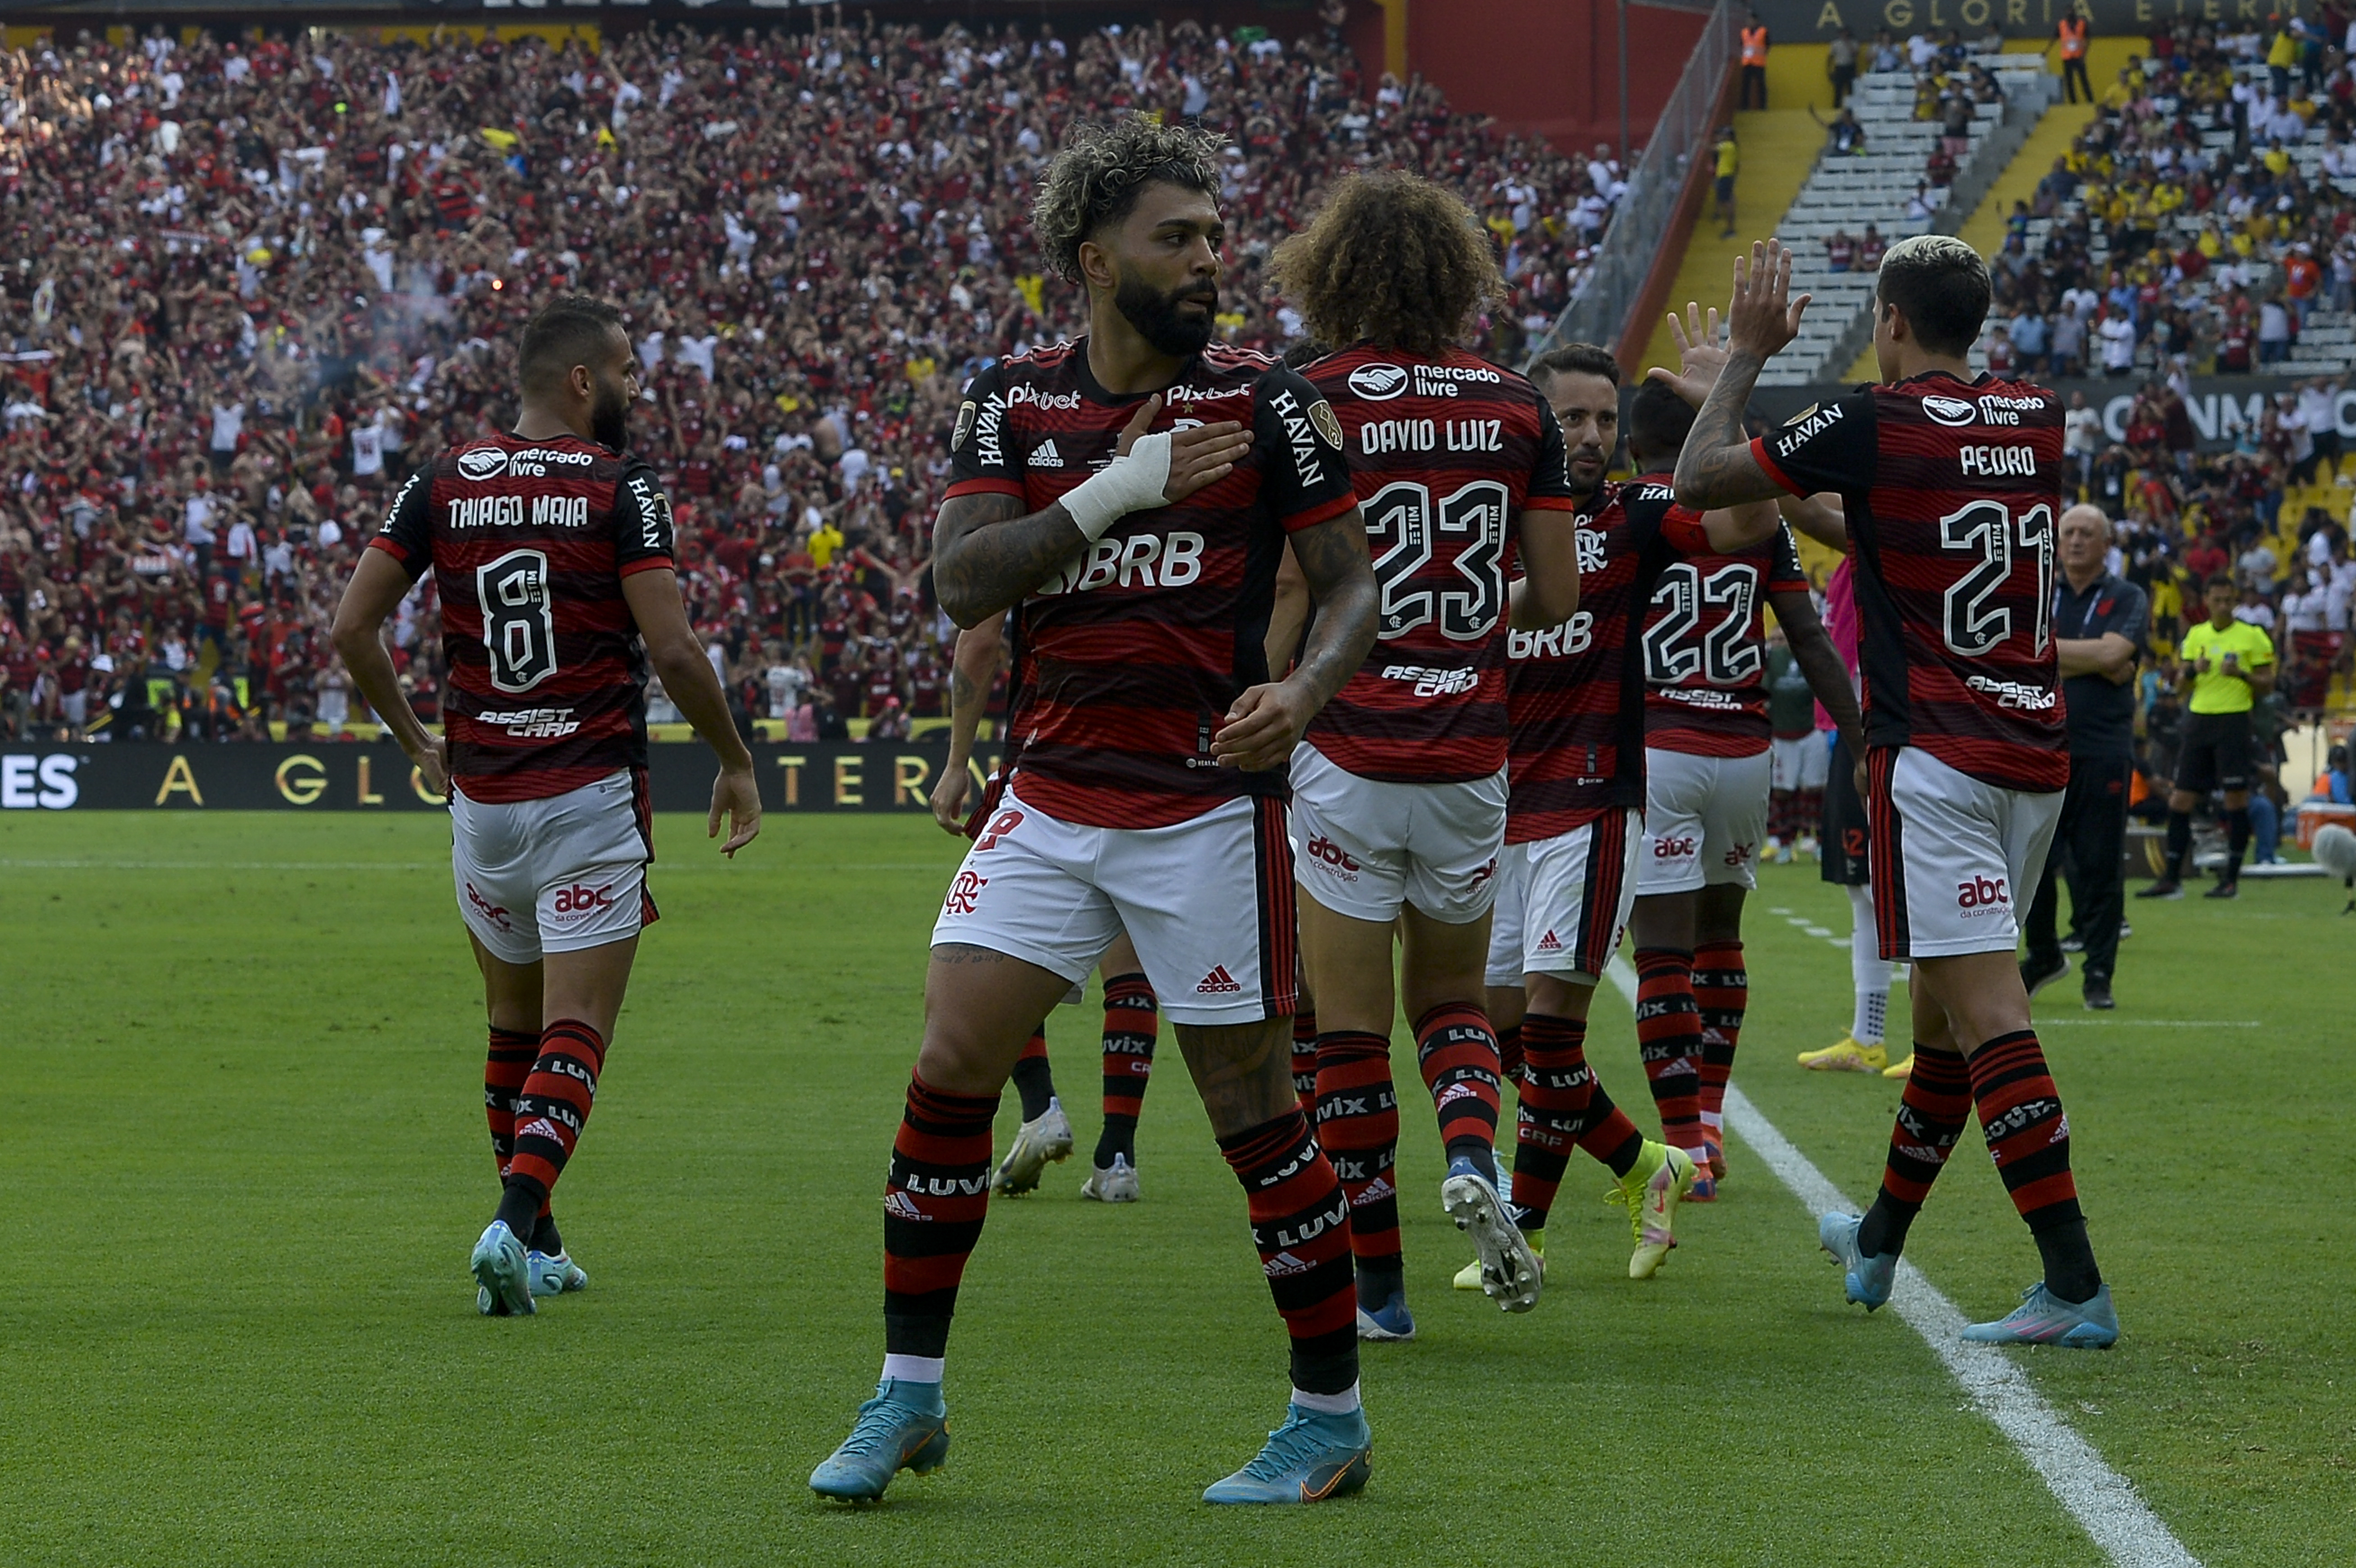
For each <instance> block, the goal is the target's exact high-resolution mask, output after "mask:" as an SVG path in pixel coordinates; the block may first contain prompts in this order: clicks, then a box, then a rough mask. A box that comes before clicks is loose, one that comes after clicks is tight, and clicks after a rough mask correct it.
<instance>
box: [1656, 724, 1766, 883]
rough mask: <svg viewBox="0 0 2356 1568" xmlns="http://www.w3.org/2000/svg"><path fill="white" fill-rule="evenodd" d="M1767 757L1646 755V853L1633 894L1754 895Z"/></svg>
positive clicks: (1763, 834)
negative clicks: (1719, 891) (1737, 891)
mask: <svg viewBox="0 0 2356 1568" xmlns="http://www.w3.org/2000/svg"><path fill="white" fill-rule="evenodd" d="M1768 772H1769V763H1768V761H1767V753H1766V752H1758V753H1757V754H1756V755H1753V756H1748V757H1697V756H1695V755H1694V754H1693V753H1692V752H1663V751H1657V750H1655V749H1654V748H1653V747H1650V746H1647V747H1645V748H1644V853H1643V854H1642V855H1641V856H1639V857H1638V858H1637V864H1638V867H1639V868H1640V869H1638V871H1637V873H1636V892H1637V895H1638V896H1639V897H1642V898H1650V897H1653V896H1654V895H1655V894H1660V893H1690V892H1696V891H1699V890H1700V889H1702V888H1705V887H1712V888H1716V887H1738V888H1755V887H1757V886H1758V885H1759V880H1758V877H1757V875H1756V874H1755V872H1756V868H1757V866H1758V864H1759V841H1760V840H1761V839H1762V838H1764V837H1767V774H1768Z"/></svg>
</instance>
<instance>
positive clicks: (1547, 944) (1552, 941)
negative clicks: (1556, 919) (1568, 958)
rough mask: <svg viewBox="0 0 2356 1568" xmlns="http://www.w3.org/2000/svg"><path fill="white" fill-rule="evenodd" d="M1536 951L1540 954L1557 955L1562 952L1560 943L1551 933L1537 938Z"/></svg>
mask: <svg viewBox="0 0 2356 1568" xmlns="http://www.w3.org/2000/svg"><path fill="white" fill-rule="evenodd" d="M1538 951H1539V952H1541V953H1559V952H1561V951H1562V943H1561V942H1560V941H1559V940H1558V938H1557V937H1556V936H1555V933H1553V932H1551V931H1549V932H1547V933H1546V934H1545V935H1544V936H1541V937H1539V938H1538Z"/></svg>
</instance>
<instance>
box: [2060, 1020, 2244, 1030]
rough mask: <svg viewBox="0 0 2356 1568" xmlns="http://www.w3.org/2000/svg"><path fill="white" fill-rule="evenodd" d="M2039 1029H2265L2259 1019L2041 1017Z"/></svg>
mask: <svg viewBox="0 0 2356 1568" xmlns="http://www.w3.org/2000/svg"><path fill="white" fill-rule="evenodd" d="M2037 1027H2038V1028H2039V1029H2263V1028H2264V1027H2265V1025H2264V1023H2263V1022H2262V1021H2261V1020H2259V1019H2038V1020H2037Z"/></svg>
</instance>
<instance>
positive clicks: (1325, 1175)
mask: <svg viewBox="0 0 2356 1568" xmlns="http://www.w3.org/2000/svg"><path fill="white" fill-rule="evenodd" d="M1219 1152H1220V1153H1221V1154H1223V1155H1225V1156H1226V1157H1227V1164H1228V1166H1229V1167H1231V1168H1233V1169H1234V1171H1235V1173H1236V1179H1237V1180H1238V1181H1240V1182H1242V1183H1243V1184H1244V1197H1245V1200H1246V1201H1247V1203H1248V1205H1249V1211H1250V1214H1251V1228H1252V1245H1254V1246H1255V1247H1258V1249H1259V1266H1260V1272H1261V1273H1262V1274H1264V1275H1267V1276H1268V1288H1269V1295H1271V1296H1275V1297H1276V1309H1277V1311H1278V1312H1279V1313H1280V1314H1281V1315H1282V1316H1283V1318H1284V1328H1285V1332H1286V1333H1288V1334H1290V1336H1291V1337H1292V1386H1293V1387H1295V1388H1297V1389H1300V1390H1301V1391H1303V1392H1308V1393H1335V1394H1338V1393H1347V1392H1350V1390H1352V1389H1353V1388H1355V1387H1356V1386H1357V1382H1358V1318H1357V1310H1356V1307H1357V1303H1356V1300H1355V1296H1354V1295H1353V1293H1352V1289H1351V1281H1350V1237H1351V1224H1350V1221H1351V1207H1350V1200H1349V1199H1348V1198H1347V1197H1346V1196H1344V1193H1343V1190H1342V1184H1341V1182H1340V1181H1339V1180H1337V1179H1335V1177H1334V1174H1333V1166H1332V1165H1331V1164H1329V1163H1328V1162H1327V1160H1326V1157H1325V1156H1324V1154H1323V1152H1322V1151H1321V1150H1320V1149H1319V1148H1318V1147H1317V1140H1316V1139H1315V1138H1314V1137H1312V1136H1311V1135H1310V1131H1309V1122H1308V1119H1307V1118H1306V1117H1304V1116H1302V1115H1301V1113H1300V1112H1298V1111H1294V1112H1291V1113H1290V1114H1289V1115H1281V1116H1279V1117H1277V1118H1275V1119H1274V1120H1273V1121H1267V1122H1262V1123H1261V1124H1260V1125H1258V1126H1256V1127H1247V1128H1246V1129H1244V1130H1243V1131H1242V1132H1239V1133H1237V1134H1235V1135H1234V1136H1229V1137H1224V1138H1221V1139H1220V1140H1219Z"/></svg>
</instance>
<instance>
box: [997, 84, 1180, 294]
mask: <svg viewBox="0 0 2356 1568" xmlns="http://www.w3.org/2000/svg"><path fill="white" fill-rule="evenodd" d="M1225 144H1226V137H1224V136H1220V135H1216V134H1215V133H1211V132H1208V131H1201V130H1196V129H1195V128H1194V127H1192V126H1187V125H1165V124H1162V123H1159V122H1157V121H1152V120H1148V119H1146V118H1145V117H1144V116H1142V115H1138V114H1130V115H1124V116H1122V117H1121V118H1120V119H1119V120H1115V121H1112V122H1110V123H1098V122H1093V121H1086V120H1083V121H1079V122H1076V123H1074V124H1073V126H1072V128H1071V130H1070V131H1069V132H1067V133H1066V134H1065V136H1064V145H1063V148H1062V150H1061V151H1059V152H1057V153H1056V155H1055V161H1054V162H1052V163H1050V164H1049V165H1047V172H1046V174H1045V176H1043V177H1042V178H1041V179H1040V181H1039V194H1038V195H1037V196H1036V197H1033V198H1032V202H1031V231H1032V233H1033V235H1034V236H1036V237H1037V239H1038V241H1039V249H1040V250H1041V251H1043V252H1044V254H1045V255H1046V258H1047V264H1048V265H1049V266H1051V267H1053V268H1054V269H1055V274H1056V275H1057V276H1058V277H1060V278H1062V279H1063V280H1064V281H1065V282H1066V283H1078V282H1079V281H1080V244H1081V242H1082V241H1083V240H1087V238H1088V237H1089V236H1090V235H1091V234H1094V233H1095V232H1096V231H1097V230H1098V229H1099V228H1101V227H1103V226H1104V225H1105V224H1108V223H1118V222H1119V221H1120V220H1121V219H1124V218H1127V217H1128V216H1129V215H1130V211H1131V210H1133V209H1134V208H1136V206H1137V197H1138V194H1139V193H1140V192H1141V191H1142V190H1143V189H1144V188H1145V187H1147V186H1149V185H1154V184H1164V185H1175V186H1183V187H1185V188H1187V189H1189V190H1198V191H1201V192H1202V193H1203V194H1204V195H1205V196H1207V197H1210V198H1211V199H1212V200H1213V201H1216V200H1218V198H1219V160H1218V155H1219V149H1220V148H1221V147H1222V146H1224V145H1225Z"/></svg>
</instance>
